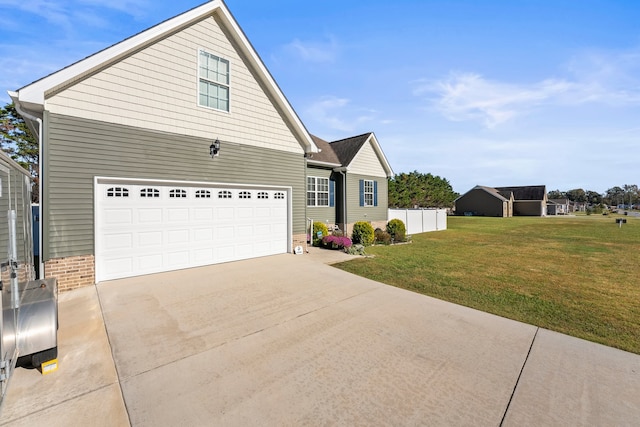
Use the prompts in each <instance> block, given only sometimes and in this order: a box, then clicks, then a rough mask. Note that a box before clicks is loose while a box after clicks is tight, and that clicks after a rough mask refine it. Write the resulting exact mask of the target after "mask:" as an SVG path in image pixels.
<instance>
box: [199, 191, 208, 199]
mask: <svg viewBox="0 0 640 427" xmlns="http://www.w3.org/2000/svg"><path fill="white" fill-rule="evenodd" d="M210 198H211V191H209V190H197V191H196V199H210Z"/></svg>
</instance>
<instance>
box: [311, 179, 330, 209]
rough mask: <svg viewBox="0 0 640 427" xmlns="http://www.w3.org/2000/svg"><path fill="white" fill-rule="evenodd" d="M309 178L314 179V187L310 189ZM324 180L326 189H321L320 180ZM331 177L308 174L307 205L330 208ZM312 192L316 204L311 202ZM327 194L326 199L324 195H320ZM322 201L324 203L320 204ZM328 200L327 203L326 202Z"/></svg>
mask: <svg viewBox="0 0 640 427" xmlns="http://www.w3.org/2000/svg"><path fill="white" fill-rule="evenodd" d="M309 179H312V180H313V189H311V190H310V189H309V184H310V182H309ZM320 180H323V188H325V187H324V181H326V191H325V190H324V189H323V190H320V183H319V181H320ZM329 181H330V180H329V178H326V177H322V176H307V207H310V208H328V207H330V206H331V200H330V199H331V197H330V187H331V184H330V182H329ZM311 194H313V203H314V204H310V203H309V202H310V201H311V198H310V196H311ZM325 194H326V199H325V198H324V197H323V198H322V199H320V197H319V196H320V195H325ZM320 201H322V202H323V204H319V202H320ZM324 202H326V204H325V203H324Z"/></svg>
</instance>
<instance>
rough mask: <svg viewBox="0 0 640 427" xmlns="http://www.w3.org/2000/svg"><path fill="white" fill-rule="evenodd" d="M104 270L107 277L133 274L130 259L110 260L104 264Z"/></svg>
mask: <svg viewBox="0 0 640 427" xmlns="http://www.w3.org/2000/svg"><path fill="white" fill-rule="evenodd" d="M104 268H105V272H106V273H107V274H109V275H127V274H131V273H132V272H133V260H132V259H131V258H114V259H110V260H108V261H106V262H105V263H104ZM123 277H124V276H123Z"/></svg>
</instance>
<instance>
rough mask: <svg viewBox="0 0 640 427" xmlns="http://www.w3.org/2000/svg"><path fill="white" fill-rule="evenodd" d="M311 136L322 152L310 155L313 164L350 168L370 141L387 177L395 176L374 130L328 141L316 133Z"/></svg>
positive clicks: (310, 161)
mask: <svg viewBox="0 0 640 427" xmlns="http://www.w3.org/2000/svg"><path fill="white" fill-rule="evenodd" d="M311 137H312V138H313V140H314V142H316V145H317V146H318V148H319V149H320V150H321V151H320V153H318V154H313V156H312V157H310V160H309V163H311V164H317V165H320V166H323V164H324V166H337V167H343V168H346V169H347V170H348V169H349V166H350V165H351V163H352V162H353V160H354V159H355V158H356V156H357V155H358V153H359V152H360V150H361V149H362V147H364V145H365V144H366V143H370V144H371V146H372V148H373V150H374V152H375V153H376V156H377V157H378V160H379V161H380V165H381V166H382V168H383V169H384V171H385V174H386V175H387V177H392V176H393V170H392V169H391V165H389V162H388V161H387V157H386V156H385V155H384V152H383V151H382V148H381V147H380V144H379V143H378V140H377V138H376V136H375V135H374V133H373V132H368V133H363V134H362V135H357V136H352V137H349V138H344V139H339V140H337V141H333V142H327V141H325V140H323V139H321V138H318V137H317V136H315V135H311Z"/></svg>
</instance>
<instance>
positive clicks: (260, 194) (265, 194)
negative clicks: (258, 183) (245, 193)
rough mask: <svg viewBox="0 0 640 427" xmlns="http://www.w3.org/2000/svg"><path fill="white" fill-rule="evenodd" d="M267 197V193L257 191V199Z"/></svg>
mask: <svg viewBox="0 0 640 427" xmlns="http://www.w3.org/2000/svg"><path fill="white" fill-rule="evenodd" d="M268 198H269V193H267V192H264V191H261V192H259V193H258V199H268Z"/></svg>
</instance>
